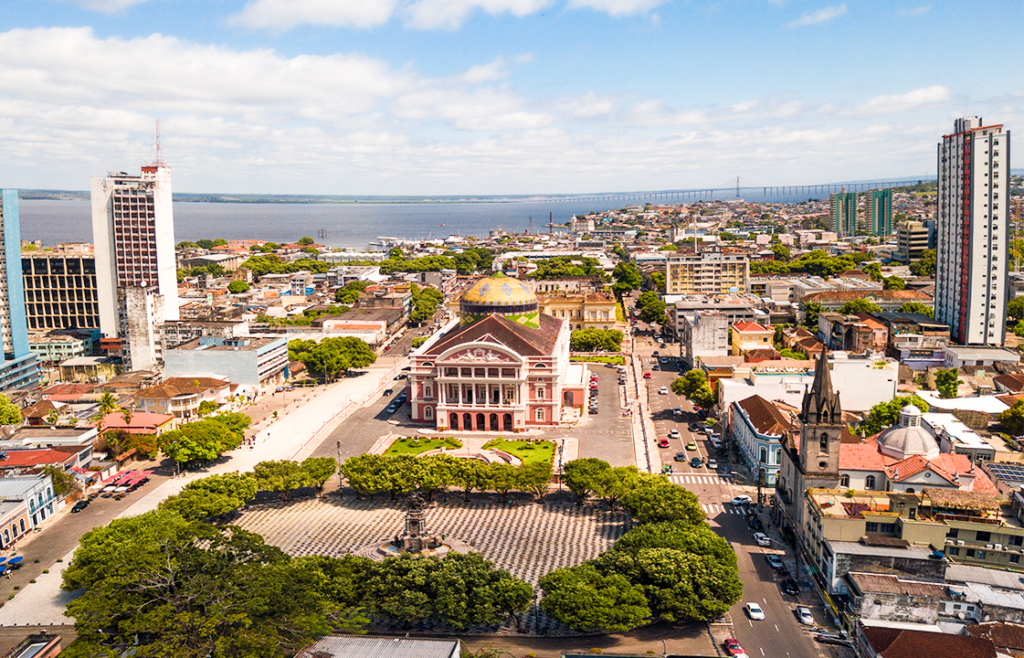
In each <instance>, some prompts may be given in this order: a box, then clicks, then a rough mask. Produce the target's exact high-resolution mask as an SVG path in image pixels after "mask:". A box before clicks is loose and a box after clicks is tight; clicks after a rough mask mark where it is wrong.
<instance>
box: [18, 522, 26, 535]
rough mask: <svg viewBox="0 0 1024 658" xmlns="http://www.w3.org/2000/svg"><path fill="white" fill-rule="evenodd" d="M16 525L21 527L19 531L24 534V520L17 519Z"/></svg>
mask: <svg viewBox="0 0 1024 658" xmlns="http://www.w3.org/2000/svg"><path fill="white" fill-rule="evenodd" d="M18 525H20V526H21V531H22V532H25V519H18Z"/></svg>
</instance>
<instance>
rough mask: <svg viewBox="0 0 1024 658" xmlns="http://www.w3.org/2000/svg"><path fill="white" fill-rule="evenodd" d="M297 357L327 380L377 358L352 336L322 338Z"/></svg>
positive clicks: (317, 374)
mask: <svg viewBox="0 0 1024 658" xmlns="http://www.w3.org/2000/svg"><path fill="white" fill-rule="evenodd" d="M298 357H299V361H301V362H302V364H303V365H305V366H306V368H307V369H309V371H310V372H311V373H312V374H313V375H315V376H317V377H323V378H325V379H327V380H329V381H333V380H334V379H335V378H337V376H338V375H340V374H342V373H344V372H347V371H348V370H351V369H353V368H365V367H367V366H369V365H371V364H372V363H373V362H374V361H376V360H377V355H376V354H375V353H374V351H373V350H372V349H370V346H369V345H367V344H366V343H365V342H364V341H362V340H360V339H359V338H355V337H353V336H346V337H343V338H334V337H331V338H324V339H323V340H321V341H320V342H319V343H317V345H316V346H315V347H313V348H311V349H310V350H309V351H308V352H302V353H300V354H298Z"/></svg>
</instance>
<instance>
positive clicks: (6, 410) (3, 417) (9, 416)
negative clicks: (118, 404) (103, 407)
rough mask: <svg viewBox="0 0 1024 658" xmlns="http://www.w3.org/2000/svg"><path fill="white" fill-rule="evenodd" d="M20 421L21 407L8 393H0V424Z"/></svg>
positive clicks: (13, 423)
mask: <svg viewBox="0 0 1024 658" xmlns="http://www.w3.org/2000/svg"><path fill="white" fill-rule="evenodd" d="M101 402H102V400H101ZM20 423H21V409H19V408H18V405H16V404H14V403H13V402H11V400H10V399H9V398H8V397H7V396H6V395H4V394H3V393H0V425H18V424H20Z"/></svg>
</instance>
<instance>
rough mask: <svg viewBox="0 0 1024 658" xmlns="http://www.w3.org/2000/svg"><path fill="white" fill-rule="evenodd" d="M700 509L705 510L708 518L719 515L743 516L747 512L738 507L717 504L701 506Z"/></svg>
mask: <svg viewBox="0 0 1024 658" xmlns="http://www.w3.org/2000/svg"><path fill="white" fill-rule="evenodd" d="M700 508H701V509H702V510H704V513H705V514H707V515H708V516H718V515H719V514H737V515H739V516H743V515H744V514H745V512H744V511H743V509H742V508H740V507H736V506H735V505H717V504H715V503H707V504H704V505H701V506H700Z"/></svg>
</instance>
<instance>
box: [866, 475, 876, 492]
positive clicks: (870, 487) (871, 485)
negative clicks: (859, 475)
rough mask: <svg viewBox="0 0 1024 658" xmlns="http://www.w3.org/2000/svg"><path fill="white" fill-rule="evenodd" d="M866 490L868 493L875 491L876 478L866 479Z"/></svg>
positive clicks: (871, 476) (872, 476)
mask: <svg viewBox="0 0 1024 658" xmlns="http://www.w3.org/2000/svg"><path fill="white" fill-rule="evenodd" d="M864 488H865V489H867V490H868V491H871V490H873V489H874V488H875V476H874V475H869V476H867V477H866V478H864Z"/></svg>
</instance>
